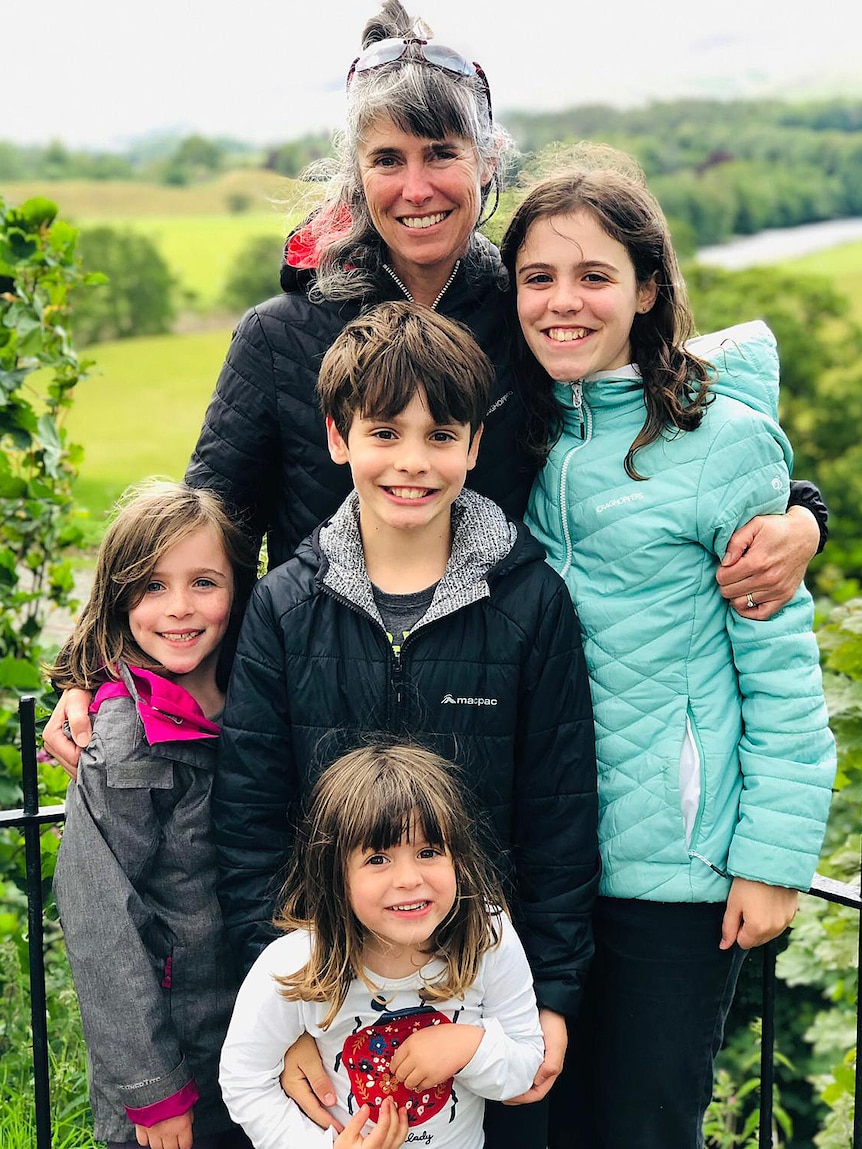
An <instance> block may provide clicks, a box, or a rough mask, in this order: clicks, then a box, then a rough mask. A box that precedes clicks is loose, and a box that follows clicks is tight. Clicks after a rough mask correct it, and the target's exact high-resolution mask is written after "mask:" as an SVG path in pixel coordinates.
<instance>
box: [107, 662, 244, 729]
mask: <svg viewBox="0 0 862 1149" xmlns="http://www.w3.org/2000/svg"><path fill="white" fill-rule="evenodd" d="M128 671H129V674H130V675H131V677H132V679H133V681H134V685H135V689H136V690H137V698H136V699H135V705H136V706H137V710H138V714H139V715H140V718H141V722H143V724H144V734H145V736H146V739H147V742H148V743H149V744H150V746H154V745H156V743H159V742H186V741H189V740H191V739H194V738H217V737H218V736H219V734H220V733H221V731H220V729H219V727H218V725H217V724H216V723H215V722H210V720H209V719H208V718H207V717H206V715H205V714H204V712H203V711H202V710H201V708H200V706H199V705H198V703H197V701H196V700H195V699H194V698H192V696H191V695H190V694H189V692H188V691H187V690H186V689H185V687H183V686H179V685H178V684H177V683H176V682H171V681H170V680H169V679H167V678H162V677H161V675H159V674H154V673H153V672H152V671H151V670H142V669H141V668H140V667H137V666H130V667H129V668H128ZM132 697H133V695H132V693H131V691H130V690H129V688H128V687H127V686H126V684H125V683H124V682H106V683H104V684H103V685H102V686H100V687H99V689H98V690H97V691H96V696H95V698H94V699H93V701H92V703H91V705H90V713H91V714H96V713H98V710H99V707H100V706H101V705H102V703H103V702H104V701H105V700H106V699H108V698H132Z"/></svg>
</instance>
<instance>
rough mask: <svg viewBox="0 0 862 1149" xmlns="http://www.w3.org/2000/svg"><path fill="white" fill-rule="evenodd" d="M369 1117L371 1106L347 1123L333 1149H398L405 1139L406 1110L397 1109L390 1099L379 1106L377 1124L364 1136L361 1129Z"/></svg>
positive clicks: (366, 1106)
mask: <svg viewBox="0 0 862 1149" xmlns="http://www.w3.org/2000/svg"><path fill="white" fill-rule="evenodd" d="M370 1116H371V1106H370V1105H363V1106H362V1108H361V1109H360V1110H359V1112H358V1113H356V1114H355V1115H354V1116H353V1117H351V1119H350V1120H349V1121H348V1122H347V1124H346V1125H345V1127H344V1132H343V1133H339V1134H338V1136H337V1137H336V1138H335V1146H334V1149H398V1146H399V1145H403V1144H404V1141H405V1139H406V1137H407V1130H408V1125H407V1110H406V1109H399V1108H398V1107H397V1106H396V1104H395V1102H394V1101H393V1100H392V1098H391V1097H387V1098H386V1100H385V1101H384V1102H383V1104H382V1105H381V1106H380V1113H379V1116H378V1118H377V1124H376V1125H375V1126H374V1128H373V1129H372V1130H371V1132H370V1133H369V1134H368V1135H367V1136H366V1137H363V1136H362V1127H363V1126H364V1125H365V1123H366V1121H367V1120H368V1118H369V1117H370Z"/></svg>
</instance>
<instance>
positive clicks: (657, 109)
mask: <svg viewBox="0 0 862 1149" xmlns="http://www.w3.org/2000/svg"><path fill="white" fill-rule="evenodd" d="M503 124H504V126H505V127H506V128H507V129H508V131H510V132H511V134H512V136H513V138H514V140H515V142H516V144H517V146H518V148H519V149H520V153H521V156H520V160H519V165H521V166H527V165H529V164H530V163H531V162H533V161H534V159H535V156H536V155H537V154H538V153H540V152H542V151H543V150H545V149H547V148H549V147H565V146H566V145H567V144H569V143H572V142H575V141H578V140H594V141H603V142H605V143H608V144H612V145H614V146H616V147H619V148H622V149H623V150H625V151H627V152H630V153H631V154H632V155H634V156H635V157H636V158H637V159H638V160H639V161H640V163H641V164H642V165H643V167H644V169H645V171H646V173H647V176H648V178H649V180H650V186H651V187H652V188H653V190H654V191H655V193H656V194H657V195H658V197H659V199H660V201H661V203H662V206H663V207H664V209H665V212H666V213H667V215H668V216H669V217H670V218H671V221H672V223H673V226H674V233H675V239H676V242H677V245H678V246H680V245H681V246H682V247H683V248H685V247H686V246H688V247H689V248H692V247H698V246H704V245H706V244H712V243H719V242H721V241H722V240H725V239H728V238H729V237H730V236H731V235H748V234H753V233H755V232H757V231H760V230H762V229H763V228H766V227H789V226H793V225H796V224H804V223H812V222H817V221H820V220H826V219H834V218H838V217H841V216H855V215H862V100H859V99H831V100H823V101H816V102H806V103H789V102H783V101H780V100H729V101H726V100H706V99H678V100H668V101H654V102H652V103H649V104H647V105H645V106H643V107H640V108H634V109H619V108H613V107H610V106H608V105H604V104H590V105H582V106H576V107H572V108H568V109H565V110H562V111H557V112H524V111H512V112H510V113H509V114H508V115H504V117H503ZM330 149H331V138H330V136H329V135H326V134H313V135H304V136H301V137H300V138H298V139H290V140H286V141H282V142H280V143H274V144H272V145H271V146H269V147H266V148H263V149H261V148H255V147H253V146H252V145H250V144H248V143H244V142H242V141H238V140H235V139H206V138H205V137H203V136H199V135H192V136H187V137H185V138H183V139H176V138H171V137H154V138H151V139H148V140H144V141H142V142H140V143H138V144H136V145H134V146H133V147H131V148H129V150H128V151H127V152H124V153H105V152H87V151H72V150H69V149H67V148H66V147H64V145H63V144H62V143H61V142H59V141H54V142H52V143H50V144H48V145H46V146H43V147H34V146H31V147H24V146H20V145H16V144H13V143H9V142H3V141H0V180H25V179H29V180H33V179H39V180H41V179H45V180H57V179H77V178H81V179H83V178H86V179H140V180H148V181H157V182H162V183H167V184H176V185H182V184H190V183H194V182H195V181H198V180H206V179H210V178H212V177H213V176H214V175H216V174H218V173H219V172H220V171H223V170H226V169H228V168H230V167H237V166H244V167H253V168H263V169H266V170H270V171H274V172H277V173H279V174H281V175H284V176H289V177H297V176H299V175H300V174H301V173H302V172H303V170H304V169H305V168H306V167H307V165H308V164H310V163H312V162H313V161H315V160H318V159H320V158H322V157H325V156H326V155H328V154H329V152H330ZM513 174H514V176H515V177H516V178H517V175H518V171H515V172H514V173H513Z"/></svg>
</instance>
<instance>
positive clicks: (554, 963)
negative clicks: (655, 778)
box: [513, 571, 599, 1016]
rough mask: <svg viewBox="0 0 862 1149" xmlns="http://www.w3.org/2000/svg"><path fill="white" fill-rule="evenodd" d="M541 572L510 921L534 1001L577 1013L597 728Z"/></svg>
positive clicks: (578, 654)
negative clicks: (531, 979)
mask: <svg viewBox="0 0 862 1149" xmlns="http://www.w3.org/2000/svg"><path fill="white" fill-rule="evenodd" d="M548 573H549V574H552V575H553V577H552V579H551V580H550V581H551V584H552V586H553V591H552V593H551V595H550V597H547V596H546V598H545V600H544V601H543V602H542V604H541V607H542V609H541V612H540V614H539V623H538V627H537V630H536V634H535V641H534V642H533V645H532V650H531V651H530V654H529V656H528V659H527V664H526V666H525V667H524V668H523V673H522V687H521V707H520V710H521V714H522V716H523V717H522V719H521V721H520V722H519V726H520V731H519V737H518V750H517V767H516V779H515V786H516V792H515V799H514V819H515V825H514V828H513V840H514V846H515V866H516V871H517V873H516V881H517V889H518V900H517V905H516V908H515V925H516V927H517V929H518V933H519V935H520V937H521V940H522V942H523V944H524V949H525V950H526V953H527V957H528V959H529V962H530V968H531V969H532V971H533V977H534V980H535V988H536V998H537V1000H538V1003H539V1005H540V1006H543V1007H545V1008H547V1009H552V1010H555V1011H556V1012H558V1013H563V1014H567V1015H569V1016H574V1015H576V1014H577V1012H578V1008H579V1005H580V999H581V993H582V988H583V980H584V975H585V973H586V970H587V967H588V965H589V963H590V960H591V958H592V954H593V935H592V925H591V919H592V910H593V902H594V900H595V897H596V894H597V892H598V881H599V851H598V831H597V824H598V801H597V796H596V750H595V730H594V726H593V711H592V701H591V697H590V688H589V678H588V675H587V669H586V664H585V661H584V652H583V649H582V646H581V638H580V628H579V624H578V620H577V615H576V614H575V609H574V607H573V605H572V600H571V597H570V595H569V592H568V590H567V589H566V586H565V584H564V582H563V580H562V579H560V578H559V577H558V576H557V575H556V574H553V572H550V571H549V572H548ZM537 613H538V612H537Z"/></svg>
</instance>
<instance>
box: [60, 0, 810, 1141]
mask: <svg viewBox="0 0 862 1149" xmlns="http://www.w3.org/2000/svg"><path fill="white" fill-rule="evenodd" d="M338 143H339V149H338V160H337V161H336V170H335V172H334V173H333V175H332V176H331V178H330V181H329V183H328V185H327V187H326V189H325V195H324V200H323V203H322V205H321V206H320V207H319V209H318V210H317V211H316V212H315V213H314V214H313V215H312V216H311V217H310V218H309V220H308V221H307V222H306V224H305V226H304V227H302V228H301V229H300V230H299V231H298V232H296V233H294V234H293V235H292V236H291V237H290V238H289V240H288V244H287V247H286V251H285V263H284V267H283V272H282V287H283V288H284V293H283V294H282V295H280V296H278V297H276V298H274V299H271V300H268V301H267V302H265V303H263V304H261V305H260V306H258V307H256V308H253V309H251V310H250V311H249V312H247V313H246V315H245V316H244V317H243V319H242V320H241V321H240V323H239V325H238V327H237V329H236V331H235V332H234V336H233V339H232V342H231V346H230V348H229V351H228V355H227V359H226V362H225V364H224V367H223V369H222V372H221V374H220V376H219V380H218V383H217V386H216V391H215V394H214V396H213V399H212V401H211V403H210V406H209V409H208V411H207V414H206V419H205V423H204V427H203V430H202V432H201V436H200V439H199V441H198V445H197V447H196V449H195V452H194V455H193V457H192V460H191V463H190V465H189V468H188V471H187V473H186V481H187V482H188V483H190V484H191V485H192V486H196V487H201V486H206V487H210V488H212V489H214V490H216V491H218V492H219V493H220V494H221V495H222V496H223V497H224V498H225V500H226V501H227V502H228V503H229V504H230V505H231V506H232V507H233V508H234V510H235V512H236V513H237V515H239V516H240V517H241V518H242V521H243V522H244V523H245V524H246V526H247V527H248V529H249V531H250V532H252V533H253V534H254V535H255V536H256V537H258V538H263V537H264V536H266V540H267V549H268V559H269V563H270V565H274V564H277V563H279V562H282V561H283V560H284V559H286V558H287V557H288V556H289V555H290V554H291V553H292V551H293V548H294V547H295V546H296V545H297V543H298V542H299V541H300V540H301V539H302V538H303V537H304V536H305V535H306V534H308V533H309V532H310V531H311V530H312V529H313V528H314V527H315V526H316V525H317V524H318V523H319V522H321V521H322V520H323V519H325V518H326V517H328V516H329V515H330V514H332V513H333V511H334V510H335V509H336V507H337V506H338V505H339V504H340V503H341V502H342V501H343V499H344V498H345V497H346V495H347V494H348V484H349V479H348V477H347V476H346V475H345V474H343V473H342V469H340V468H338V467H337V466H336V465H335V464H334V463H332V461H331V460H330V457H329V453H328V450H327V445H326V433H325V427H324V424H323V420H322V418H320V416H319V413H318V411H317V406H316V402H315V397H314V394H315V393H314V384H315V380H316V375H317V369H318V366H319V363H320V359H321V358H322V356H323V354H324V352H325V351H326V349H327V347H328V346H329V345H330V344H331V343H332V341H333V339H334V338H335V336H336V335H337V334H338V332H339V331H340V330H341V329H342V327H343V326H344V324H345V323H346V322H348V321H349V320H350V319H352V318H353V317H354V316H355V315H356V314H357V313H358V312H359V311H360V310H361V308H363V307H364V306H367V305H370V304H373V303H377V302H380V301H381V300H385V299H402V298H405V297H406V298H408V299H413V300H415V301H416V302H419V303H422V304H426V305H427V306H430V307H434V308H435V309H436V310H438V311H439V312H440V313H441V314H444V315H447V316H449V317H450V318H453V319H456V320H460V321H461V322H462V323H464V324H466V325H467V326H468V327H469V328H470V329H471V331H472V332H473V334H474V336H475V337H476V339H477V341H478V342H479V344H480V345H481V346H482V348H483V350H484V351H485V352H486V353H487V354H488V355H489V357H490V358H491V360H492V362H493V363H494V365H495V367H496V370H497V390H496V394H495V395H494V397H493V400H492V403H491V406H490V408H489V410H488V413H487V415H486V418H485V428H484V435H483V441H482V450H481V452H480V456H479V461H478V464H477V466H476V468H475V469H474V470H473V472H472V473H471V474H472V482H471V485H472V486H473V487H474V488H475V489H476V490H478V491H480V492H481V493H482V494H485V495H487V496H488V497H490V498H492V499H494V500H495V501H496V502H498V503H499V504H500V505H501V506H502V507H503V508H504V509H505V510H506V511H507V512H508V513H510V514H512V515H515V516H519V515H522V514H523V512H524V510H525V508H526V503H527V497H528V495H529V490H530V486H531V484H532V480H533V478H534V476H535V474H536V471H537V469H538V466H539V455H538V454H536V453H534V452H533V451H531V449H530V447H529V445H528V443H527V442H526V439H525V437H523V436H522V433H521V432H522V428H523V427H524V425H525V423H526V422H527V415H526V407H525V405H524V401H523V397H522V396H520V395H519V393H518V389H517V383H516V379H515V375H514V373H513V371H512V369H511V367H510V366H509V363H508V359H507V345H508V331H509V321H508V304H507V290H508V288H507V277H506V273H505V271H504V269H503V267H502V264H501V261H500V256H499V252H498V251H497V250H496V248H494V247H493V245H491V244H490V243H489V242H488V241H487V239H485V237H484V236H482V235H481V234H480V233H479V231H478V228H479V226H480V224H481V223H482V222H483V220H484V218H487V216H488V215H490V211H491V209H492V205H493V203H494V199H495V195H496V191H497V188H498V186H499V180H500V177H501V173H502V169H503V167H504V165H505V160H506V155H507V152H508V150H509V141H508V138H507V137H506V135H505V133H503V132H502V131H501V130H500V129H499V127H498V126H497V125H496V124H495V123H494V119H493V114H492V107H491V97H490V90H489V87H488V83H487V79H486V78H485V75H484V73H483V72H482V70H481V68H479V67H478V65H476V64H473V63H471V62H470V61H469V60H466V59H465V58H464V57H463V56H461V55H460V54H459V53H458V52H456V51H454V50H453V49H449V48H446V47H445V46H443V45H440V44H437V43H435V42H433V41H431V40H430V31H429V30H428V29H427V28H426V27H425V25H424V24H422V23H421V22H419V21H414V20H413V19H411V18H410V17H409V16H408V15H407V13H406V12H405V10H404V8H403V7H402V6H401V4H400V3H398V0H385V3H384V4H383V7H382V9H381V12H380V14H379V16H378V17H376V18H373V19H372V20H370V21H369V23H368V24H367V26H366V28H365V30H364V32H363V36H362V52H361V54H360V55H359V56H358V57H357V58H356V60H355V61H354V62H353V64H352V65H351V67H350V69H349V72H348V76H347V123H346V128H345V131H344V133H343V134H342V136H341V138H340V139H339V141H338ZM799 498H801V500H802V502H803V503H805V504H806V506H807V508H808V509H806V506H796V507H793V508H791V510H790V511H789V512H788V516H769V517H760V518H758V519H755V520H753V521H752V523H750V524H748V525H747V526H746V527H744V528H742V529H741V530H740V531H738V532H737V533H736V534H735V535H734V536H733V537H732V538H731V540H730V543H729V545H728V548H727V555H726V558H725V562H726V566H725V568H724V570H723V573H722V575H721V581H722V584H723V586H722V593H723V594H724V595H725V597H727V598H729V599H730V600H731V601H733V603H734V605H735V606H736V607H737V608H738V609H740V610H745V611H746V612H747V613H755V614H756V617H760V618H766V617H768V616H769V615H770V614H772V613H773V612H774V611H775V610H777V609H778V608H779V607H780V606H781V605H783V603H784V602H785V601H787V599H789V597H790V596H791V595H792V593H793V591H794V590H795V588H796V587H797V586H798V584H799V582H800V580H801V578H802V576H803V574H804V571H805V567H806V565H807V563H808V561H809V560H810V559H811V557H812V555H813V554H814V553H815V550H816V548H817V546H818V544H819V542H820V541H821V537H820V536H821V532H820V529H819V527H818V525H817V521H816V518H815V511H816V510H818V509H819V508H821V507H822V503H821V501H820V499H819V494H818V493H817V492H816V490H814V489H812V488H810V486H808V487H805V488H804V489H803V490H801V491H800V494H799ZM809 512H810V513H809ZM823 517H824V522H825V509H824V511H823ZM797 519H798V520H799V521H798V522H797ZM746 549H748V553H747V554H746V555H745V557H744V558H743V557H742V556H743V552H744V551H745V550H746ZM747 603H749V604H751V605H750V606H748V605H747ZM755 604H756V605H755ZM66 719H68V721H69V726H70V729H71V732H72V735H73V737H74V739H75V741H76V742H77V743H78V744H80V745H85V744H86V742H87V740H88V737H89V733H88V731H89V721H88V718H87V714H86V700H85V699H83V697H82V696H81V695H80V694H76V696H75V697H74V698H71V699H70V698H66V697H65V696H64V699H63V700H61V702H60V704H59V705H58V707H57V708H56V709H55V712H54V714H53V715H52V718H51V720H50V722H49V724H48V726H47V727H46V730H45V745H46V748H47V749H48V750H49V751H50V752H51V753H52V754H54V756H55V757H56V758H57V759H58V760H60V761H61V762H63V763H64V764H66V766H67V768H68V769H69V770H70V771H72V770H74V768H75V762H76V759H77V752H78V751H77V748H76V747H75V746H73V745H70V743H69V741H68V740H67V739H66V738H65V737H64V735H63V733H62V725H63V722H64V721H65V720H66ZM546 1040H547V1041H548V1048H547V1051H546V1061H545V1065H544V1066H543V1068H542V1069H540V1071H539V1077H538V1078H537V1081H538V1082H539V1087H538V1089H537V1090H534V1091H531V1093H530V1094H528V1095H526V1098H525V1099H527V1100H534V1099H535V1098H538V1097H539V1096H542V1095H544V1093H545V1092H546V1091H547V1089H548V1088H549V1087H550V1084H551V1083H552V1081H553V1079H554V1076H555V1075H556V1072H558V1071H559V1065H560V1064H561V1062H562V1053H563V1049H564V1045H565V1036H564V1034H563V1035H562V1037H560V1036H559V1033H558V1036H557V1038H556V1040H555V1039H553V1038H550V1034H549V1033H546ZM531 1108H532V1109H533V1110H534V1111H535V1109H536V1107H526V1108H524V1109H521V1110H520V1111H517V1110H511V1109H510V1110H507V1111H506V1112H505V1113H504V1114H503V1118H504V1120H503V1122H502V1128H503V1129H504V1132H501V1133H500V1134H499V1138H495V1137H491V1135H490V1134H489V1141H490V1143H491V1144H492V1145H502V1144H504V1143H506V1142H507V1141H508V1139H509V1138H511V1140H512V1143H513V1144H519V1145H520V1146H524V1145H525V1144H526V1138H527V1136H528V1134H527V1133H526V1132H524V1133H523V1134H519V1132H518V1124H517V1120H516V1119H515V1114H516V1113H517V1114H518V1117H519V1118H522V1119H524V1120H531V1121H535V1120H537V1114H536V1113H535V1112H534V1113H533V1115H532V1116H529V1117H523V1114H530V1112H531ZM492 1111H494V1112H495V1113H499V1112H500V1110H499V1107H496V1106H489V1119H493V1118H491V1112H492Z"/></svg>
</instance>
